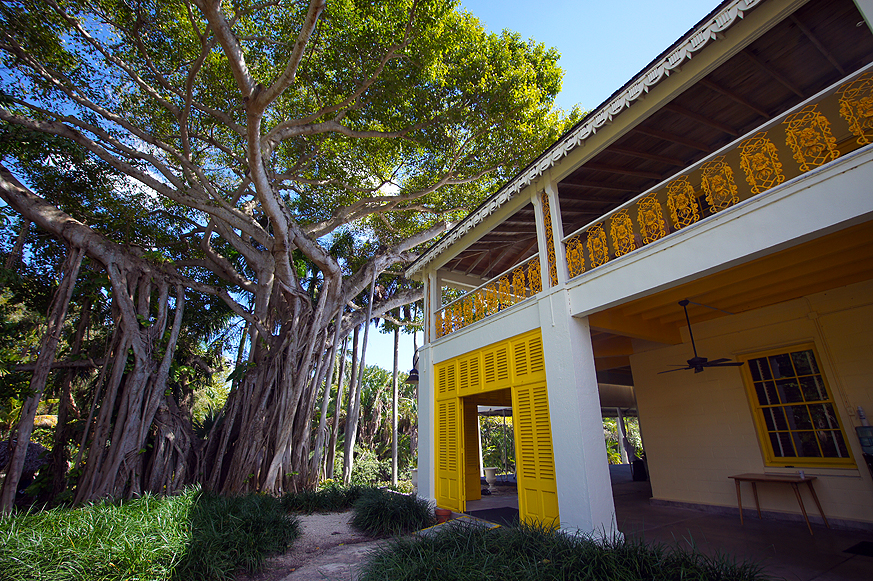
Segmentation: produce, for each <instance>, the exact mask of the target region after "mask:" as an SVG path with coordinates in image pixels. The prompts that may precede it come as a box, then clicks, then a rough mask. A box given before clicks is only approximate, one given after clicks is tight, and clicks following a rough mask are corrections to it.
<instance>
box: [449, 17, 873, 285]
mask: <svg viewBox="0 0 873 581" xmlns="http://www.w3.org/2000/svg"><path fill="white" fill-rule="evenodd" d="M859 23H860V24H861V25H859ZM871 60H873V34H871V32H870V29H869V28H868V27H867V26H866V25H864V24H863V19H862V17H861V15H860V13H859V12H858V10H857V8H856V7H855V5H854V3H853V2H852V0H812V1H810V2H809V3H807V4H805V5H804V6H802V7H801V8H799V9H798V10H797V11H796V12H794V13H793V14H792V15H790V16H789V17H788V18H786V19H785V20H783V21H782V22H781V23H779V24H777V25H776V26H775V27H774V28H773V29H772V30H770V31H769V32H768V33H767V34H765V35H764V36H762V37H761V38H759V39H758V40H756V41H755V42H753V43H752V44H751V45H750V46H748V47H746V48H745V49H744V50H742V51H741V52H740V53H738V54H736V55H734V56H733V57H732V58H730V59H729V60H727V61H726V62H725V63H723V64H722V65H721V66H719V67H718V68H717V69H716V70H714V71H713V72H711V73H710V74H709V75H707V76H706V77H705V78H704V79H702V80H701V81H699V82H698V83H696V84H695V85H694V86H692V87H690V88H688V89H687V90H686V91H684V92H683V93H681V94H679V95H677V96H676V98H675V99H673V101H672V102H670V103H668V104H667V105H666V106H664V107H662V108H661V109H660V110H658V111H657V112H655V113H654V114H653V115H652V116H651V117H649V118H648V119H647V120H645V121H644V122H643V123H641V124H639V125H638V126H636V127H635V128H634V129H632V130H631V131H629V132H628V133H627V134H625V135H624V136H622V137H621V138H620V139H618V140H617V141H616V142H615V143H613V144H612V145H610V146H608V147H607V148H605V149H604V150H603V151H601V152H600V153H599V154H597V155H596V156H595V157H594V158H593V159H591V160H589V161H588V162H586V163H585V164H584V165H582V166H581V167H579V168H578V169H577V170H576V171H574V172H573V173H572V174H570V175H569V176H567V177H566V178H565V179H563V180H562V181H561V182H560V183H559V184H558V193H559V197H560V206H561V216H562V222H563V228H564V232H565V233H567V234H569V233H571V232H573V231H575V230H577V229H579V228H581V227H583V226H585V225H587V224H589V223H590V222H592V221H594V220H596V219H597V218H599V217H600V216H602V215H603V214H605V213H607V212H609V211H611V210H612V209H614V208H616V207H618V206H619V205H621V204H623V203H624V202H626V201H628V200H630V199H631V198H634V197H635V196H637V195H639V194H641V193H643V192H645V191H646V190H648V189H650V188H652V187H653V186H655V185H657V184H658V183H659V182H661V181H663V180H664V179H666V178H668V177H670V176H671V175H674V174H676V173H677V172H679V171H680V170H682V169H683V168H685V167H687V166H689V165H692V164H694V163H696V162H697V161H699V160H701V159H702V158H704V157H706V156H707V155H709V154H710V153H712V152H714V151H716V150H718V149H719V148H721V147H722V146H724V145H726V144H728V143H730V142H731V141H733V140H735V139H736V138H737V137H739V136H741V135H743V134H745V133H747V132H749V131H751V130H753V129H754V128H755V127H757V126H759V125H761V124H763V123H765V122H766V121H768V120H770V119H772V118H774V117H777V116H779V115H781V114H782V113H784V112H785V111H786V110H788V109H790V108H791V107H793V106H794V105H796V104H798V103H800V102H801V101H802V100H804V99H806V98H808V97H810V96H812V95H813V94H815V93H816V92H818V91H820V90H821V89H823V88H825V87H827V86H828V85H830V84H832V83H834V82H836V81H838V80H839V79H840V78H842V77H843V76H845V75H846V74H848V73H851V72H853V71H855V70H857V69H858V68H860V67H862V66H864V65H866V64H868V63H869V62H870V61H871ZM536 250H537V248H536V229H535V221H534V213H533V207H532V206H530V205H528V206H526V207H525V208H523V209H522V210H520V211H519V212H517V213H516V214H515V215H513V216H512V217H511V218H510V219H509V220H507V221H506V222H504V223H503V224H501V225H499V226H497V227H496V228H494V229H493V230H492V231H491V232H490V233H489V234H487V235H486V236H484V237H482V238H481V239H479V240H478V241H477V242H475V243H473V244H472V245H471V246H469V247H468V248H467V249H466V250H464V251H463V252H461V253H460V254H459V255H457V256H456V257H454V258H453V259H452V260H450V261H449V262H448V263H447V264H446V265H445V266H444V268H445V269H447V270H450V271H454V272H459V273H464V274H466V275H469V276H476V277H480V278H483V279H488V278H490V277H493V276H495V275H496V274H499V273H500V272H503V271H504V270H506V269H508V268H510V267H511V266H513V265H514V264H517V263H518V262H520V261H521V260H524V259H525V258H527V257H528V256H530V255H532V254H533V253H534V252H536Z"/></svg>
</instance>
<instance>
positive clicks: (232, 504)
mask: <svg viewBox="0 0 873 581" xmlns="http://www.w3.org/2000/svg"><path fill="white" fill-rule="evenodd" d="M189 521H190V537H191V538H190V541H189V545H188V550H187V551H186V554H185V556H184V558H183V559H182V562H181V563H180V566H179V567H177V568H176V570H175V575H174V578H176V579H185V580H188V579H233V578H234V575H233V573H234V571H235V570H236V569H237V568H239V567H245V568H246V570H248V571H255V570H257V569H258V568H260V567H261V565H263V563H264V559H265V558H266V557H267V555H269V554H273V553H278V552H280V551H283V550H284V549H286V548H287V547H288V545H289V544H290V543H291V542H292V541H293V540H294V539H296V538H297V537H298V536H300V525H299V523H298V521H297V520H296V519H295V518H293V517H289V516H288V515H287V512H286V511H285V509H284V507H283V506H282V503H281V501H280V500H279V499H277V498H274V497H272V496H267V495H265V494H248V495H246V496H240V497H223V496H218V495H215V494H210V493H201V494H200V496H199V498H198V499H197V502H195V503H194V505H193V506H192V507H191V511H190V514H189Z"/></svg>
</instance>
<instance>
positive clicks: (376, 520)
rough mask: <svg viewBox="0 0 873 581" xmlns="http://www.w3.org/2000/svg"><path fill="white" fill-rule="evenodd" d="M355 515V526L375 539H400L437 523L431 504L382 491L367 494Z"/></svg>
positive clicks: (416, 497) (353, 520)
mask: <svg viewBox="0 0 873 581" xmlns="http://www.w3.org/2000/svg"><path fill="white" fill-rule="evenodd" d="M354 511H355V516H354V517H352V526H354V527H355V528H358V529H360V530H362V531H364V532H366V533H369V534H371V535H374V536H387V535H398V534H401V533H406V532H411V531H415V530H420V529H423V528H427V527H429V526H433V525H434V524H435V523H436V518H435V517H434V514H433V506H432V505H431V503H430V502H429V501H427V500H425V499H424V498H419V497H418V496H415V495H406V494H400V493H397V492H393V491H390V490H383V489H380V488H374V489H369V490H367V491H365V493H364V494H362V495H361V498H359V499H358V501H357V502H356V503H355V506H354ZM384 578H385V579H390V578H391V577H384Z"/></svg>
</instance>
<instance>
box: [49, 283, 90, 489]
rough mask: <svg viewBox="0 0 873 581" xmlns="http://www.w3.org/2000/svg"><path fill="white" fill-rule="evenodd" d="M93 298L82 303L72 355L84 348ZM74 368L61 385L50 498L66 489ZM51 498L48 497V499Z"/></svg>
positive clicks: (53, 447) (73, 411) (86, 298)
mask: <svg viewBox="0 0 873 581" xmlns="http://www.w3.org/2000/svg"><path fill="white" fill-rule="evenodd" d="M90 315H91V298H90V297H87V296H86V297H85V301H84V303H83V304H82V311H81V314H80V315H79V324H78V326H77V327H76V335H75V337H74V338H73V347H72V351H71V353H70V354H71V355H79V353H80V352H81V349H82V339H83V338H84V337H85V330H86V329H87V328H88V325H89V324H90V320H91V316H90ZM74 375H75V370H74V369H68V370H67V372H66V373H65V374H64V380H63V384H62V385H61V401H60V405H59V407H58V423H57V426H56V427H55V437H54V446H52V488H51V492H50V498H55V497H57V495H58V494H60V493H61V492H63V491H64V489H65V488H66V484H67V470H68V462H69V460H70V458H69V456H68V455H67V443H68V442H69V441H70V439H71V436H72V433H71V429H70V425H69V424H70V417H71V416H73V415H75V416H78V411H77V410H76V408H75V402H74V401H73V396H72V385H73V376H74ZM50 498H46V499H45V500H46V501H48V500H50Z"/></svg>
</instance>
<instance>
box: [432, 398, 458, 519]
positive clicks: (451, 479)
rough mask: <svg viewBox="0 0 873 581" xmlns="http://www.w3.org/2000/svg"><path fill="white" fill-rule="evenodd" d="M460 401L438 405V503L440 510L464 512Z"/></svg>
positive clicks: (447, 401) (441, 402)
mask: <svg viewBox="0 0 873 581" xmlns="http://www.w3.org/2000/svg"><path fill="white" fill-rule="evenodd" d="M462 408H463V406H462V403H461V400H460V399H457V398H452V399H446V400H443V401H438V402H437V441H436V448H437V454H436V455H437V458H436V460H437V465H436V501H437V506H439V507H441V508H450V509H452V510H453V511H455V512H464V507H465V503H464V498H463V495H462V492H463V489H464V488H463V487H464V459H463V458H464V451H463V448H462V447H461V444H462V442H461V439H460V437H459V436H460V434H462V433H463V432H462V431H461V427H462V426H461V425H460V422H461V421H462V420H463V409H462Z"/></svg>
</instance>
